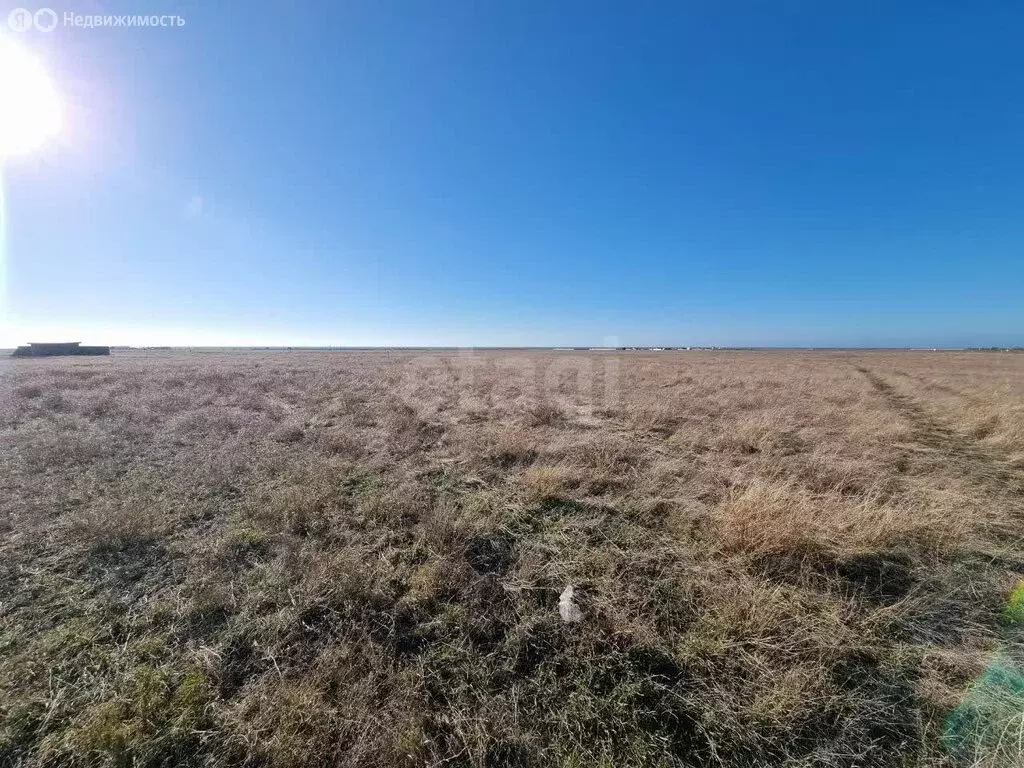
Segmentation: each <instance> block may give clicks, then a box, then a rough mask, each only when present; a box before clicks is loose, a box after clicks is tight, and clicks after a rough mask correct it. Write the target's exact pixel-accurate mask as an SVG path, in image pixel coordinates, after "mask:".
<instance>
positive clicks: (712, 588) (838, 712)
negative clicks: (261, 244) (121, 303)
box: [0, 351, 1024, 768]
mask: <svg viewBox="0 0 1024 768" xmlns="http://www.w3.org/2000/svg"><path fill="white" fill-rule="evenodd" d="M0 432H2V439H3V445H4V450H3V452H2V462H3V466H2V473H0V479H2V483H3V495H2V505H3V507H2V515H0V764H2V765H24V766H43V765H57V766H177V765H194V766H200V765H202V766H215V765H216V766H243V765H244V766H303V767H308V766H314V765H325V764H326V765H343V766H375V767H376V766H380V767H384V766H403V765H408V766H417V765H431V766H441V765H444V766H471V767H475V768H485V767H487V768H492V767H497V766H516V767H519V766H538V767H539V766H579V767H580V768H590V767H591V766H609V767H610V766H617V767H618V766H675V765H680V766H751V767H753V766H766V767H767V766H781V765H785V766H807V767H810V766H822V767H824V766H892V767H893V768H897V767H899V768H917V767H920V766H932V767H934V768H938V767H939V766H943V767H945V766H986V767H988V768H1009V767H1010V766H1022V765H1024V589H1020V590H1018V591H1017V592H1016V593H1015V592H1014V590H1015V588H1017V586H1018V583H1019V582H1020V581H1021V579H1022V577H1024V548H1022V531H1024V528H1022V523H1024V355H1021V354H1012V353H1011V354H999V353H895V352H864V353H839V352H807V353H797V352H662V353H640V352H633V353H572V352H565V353H554V352H551V353H549V352H499V351H494V352H478V353H475V354H473V355H472V356H470V355H467V354H464V353H456V352H440V351H439V352H434V353H429V354H421V353H414V352H404V353H403V352H392V353H386V352H297V351H296V352H266V353H257V352H237V353H232V354H226V353H225V354H214V353H196V354H184V353H174V352H168V353H159V354H155V353H154V354H143V353H126V354H122V355H117V354H115V355H114V356H112V357H110V358H102V359H101V358H93V359H90V358H82V359H60V360H56V359H53V360H45V359H39V360H3V361H0ZM569 585H572V586H573V589H574V599H575V604H576V605H577V606H578V608H579V611H580V612H581V614H582V617H581V620H580V621H577V622H565V621H563V619H562V617H561V616H560V613H559V597H560V595H561V594H562V592H563V590H565V588H566V587H567V586H569Z"/></svg>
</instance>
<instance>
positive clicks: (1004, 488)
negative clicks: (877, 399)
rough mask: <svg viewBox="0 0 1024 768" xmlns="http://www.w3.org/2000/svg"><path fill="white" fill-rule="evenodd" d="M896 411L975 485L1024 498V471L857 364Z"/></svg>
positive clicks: (917, 438) (928, 446) (924, 443)
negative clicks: (1017, 468)
mask: <svg viewBox="0 0 1024 768" xmlns="http://www.w3.org/2000/svg"><path fill="white" fill-rule="evenodd" d="M857 370H858V371H860V372H861V373H862V374H864V376H865V377H866V378H867V380H868V381H869V382H870V383H871V386H872V387H874V389H875V390H876V391H877V392H878V393H880V394H881V395H883V396H884V397H885V399H886V400H887V401H888V402H889V405H890V406H891V407H892V409H893V410H894V411H896V412H897V413H899V414H900V415H901V416H903V417H904V418H906V419H907V420H908V421H909V422H910V424H911V425H912V427H913V430H914V441H915V442H916V443H917V444H918V445H919V446H921V448H923V449H924V450H925V451H927V452H930V453H933V454H935V455H938V456H939V457H941V459H942V460H943V461H944V462H946V463H948V464H949V466H950V467H951V468H955V469H957V470H959V472H960V473H962V475H963V476H964V477H966V478H968V479H969V480H970V481H972V483H973V484H975V485H977V486H979V487H981V488H983V489H984V490H986V491H988V492H990V493H993V494H994V495H997V496H1010V497H1018V498H1019V497H1024V472H1021V471H1019V470H1016V469H1014V468H1013V467H1012V466H1010V464H1009V463H1008V462H1007V461H1006V460H1005V459H1004V458H1002V457H1000V456H997V455H995V454H993V453H990V452H989V451H987V450H986V449H985V447H984V446H983V445H982V444H981V443H980V441H979V440H978V439H976V438H974V437H971V436H970V435H965V434H963V433H961V432H957V431H956V430H955V429H952V428H951V427H949V426H947V425H945V424H943V423H942V422H941V421H940V420H939V419H937V418H936V417H934V416H932V415H931V414H930V413H928V411H926V410H925V408H924V407H923V406H922V405H921V404H920V403H919V402H917V400H915V399H914V398H913V397H911V396H910V395H907V394H905V393H903V392H900V391H899V390H897V389H896V387H894V386H893V385H892V384H890V383H889V382H888V381H886V380H885V379H884V378H883V377H882V376H880V375H879V374H877V373H875V372H874V371H872V370H870V369H868V368H864V367H861V366H857Z"/></svg>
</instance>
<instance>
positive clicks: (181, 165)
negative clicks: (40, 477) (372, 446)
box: [0, 0, 1024, 346]
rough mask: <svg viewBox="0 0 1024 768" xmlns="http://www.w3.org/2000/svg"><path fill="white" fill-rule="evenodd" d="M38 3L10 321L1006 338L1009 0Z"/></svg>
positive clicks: (233, 334) (825, 341) (373, 340)
mask: <svg viewBox="0 0 1024 768" xmlns="http://www.w3.org/2000/svg"><path fill="white" fill-rule="evenodd" d="M55 3H56V0H49V5H50V6H51V7H53V8H54V9H55V10H57V11H58V14H63V12H64V11H71V12H73V13H81V14H93V13H96V14H119V13H146V14H152V13H175V14H179V15H181V16H182V17H183V18H184V19H185V21H186V23H185V26H184V27H181V28H178V27H171V28H150V29H138V28H136V29H128V28H109V29H83V28H74V27H63V26H58V28H57V29H56V30H54V31H53V32H50V33H42V32H38V31H31V32H25V33H21V34H17V35H15V33H13V32H8V31H7V30H6V25H5V24H4V30H3V33H4V34H8V35H11V36H14V37H16V39H17V41H18V43H19V44H20V45H22V46H24V47H25V48H28V49H30V50H31V51H32V52H33V53H34V54H36V55H37V56H39V57H40V58H41V59H42V60H43V61H44V62H45V65H46V67H47V69H48V71H49V72H50V74H51V77H52V78H53V80H54V82H55V84H56V86H57V88H58V89H59V91H60V93H61V99H62V102H63V105H64V113H65V114H64V127H63V130H62V132H61V135H60V136H59V137H58V138H57V139H56V140H54V141H53V142H51V143H50V144H49V145H47V147H45V148H44V149H42V150H40V151H37V152H36V153H34V154H33V155H30V156H27V157H22V158H17V159H15V160H12V161H10V162H8V163H7V164H6V167H5V168H4V169H3V184H4V190H5V197H6V215H7V219H6V225H7V226H6V228H7V243H6V249H5V250H6V253H5V260H6V264H5V273H6V274H5V282H6V285H5V288H4V292H5V299H4V300H5V306H4V308H3V315H4V320H5V327H4V328H3V329H2V332H0V343H4V344H6V345H12V344H15V343H24V342H26V341H30V340H32V341H35V340H64V339H80V340H82V341H84V342H92V343H111V344H123V343H127V344H186V345H188V344H214V345H217V344H252V345H262V344H272V345H300V344H314V345H478V346H482V345H549V344H550V345H562V344H586V345H598V344H602V343H613V344H615V343H617V344H672V345H676V344H694V345H696V344H717V345H813V346H824V345H836V346H846V345H872V346H875V345H912V346H918V345H927V346H936V345H938V346H943V345H950V346H959V345H989V344H998V345H1009V344H1024V215H1022V212H1024V98H1022V95H1024V60H1022V50H1024V38H1022V31H1024V5H1021V4H1019V3H1011V2H1000V3H992V2H973V3H936V2H911V1H909V0H908V1H907V2H900V3H892V2H880V1H879V2H867V1H862V0H858V2H821V1H820V0H807V1H806V2H786V1H785V0H780V1H779V2H728V1H726V0H707V1H705V2H688V1H686V0H676V1H675V2H664V3H660V2H629V3H627V2H614V3H609V2H595V1H594V0H587V1H586V2H583V1H578V2H577V1H576V0H572V1H569V0H515V1H512V0H493V1H488V2H482V1H480V0H478V1H477V2H463V1H462V0H432V1H431V2H426V1H425V0H408V1H405V2H394V1H391V0H372V1H369V0H335V1H334V2H323V3H305V4H300V3H294V4H292V3H281V2H273V3H271V2H263V1H262V0H247V1H246V2H241V1H240V0H232V1H230V2H228V1H227V0H218V2H212V1H210V0H204V1H203V2H200V1H199V0H193V1H192V2H173V1H172V0H166V1H165V2H161V1H160V0H152V1H150V2H140V1H136V2H130V1H128V2H126V1H124V0H119V1H117V2H107V1H106V0H69V3H68V4H66V5H57V4H55ZM15 4H16V5H22V6H26V7H30V8H31V9H34V8H35V6H33V5H32V4H31V3H26V2H24V1H20V2H17V3H7V4H6V5H2V6H0V23H3V20H4V19H6V17H7V11H8V10H9V9H10V7H11V6H12V5H15ZM2 119H4V105H0V120H2Z"/></svg>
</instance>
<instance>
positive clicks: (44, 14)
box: [33, 8, 57, 32]
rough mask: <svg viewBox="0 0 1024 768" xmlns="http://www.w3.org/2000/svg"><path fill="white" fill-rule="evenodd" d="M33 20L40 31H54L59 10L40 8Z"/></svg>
mask: <svg viewBox="0 0 1024 768" xmlns="http://www.w3.org/2000/svg"><path fill="white" fill-rule="evenodd" d="M33 20H34V21H35V23H36V29H38V30H39V31H40V32H53V30H54V29H56V27H57V12H56V11H54V10H53V9H52V8H40V9H39V10H38V11H36V15H35V16H34V17H33Z"/></svg>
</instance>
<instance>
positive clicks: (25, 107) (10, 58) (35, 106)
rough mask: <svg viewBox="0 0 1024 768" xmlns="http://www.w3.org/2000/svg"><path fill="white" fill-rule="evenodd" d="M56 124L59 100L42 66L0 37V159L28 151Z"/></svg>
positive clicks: (16, 46)
mask: <svg viewBox="0 0 1024 768" xmlns="http://www.w3.org/2000/svg"><path fill="white" fill-rule="evenodd" d="M60 122H61V110H60V101H59V100H58V98H57V92H56V91H55V90H54V88H53V84H52V83H51V82H50V78H49V76H48V75H47V74H46V70H44V69H43V66H42V64H41V63H40V62H39V60H38V59H36V58H35V57H34V56H33V55H32V54H30V53H29V52H28V51H26V50H24V49H23V48H20V47H19V46H18V45H17V44H15V43H14V42H12V41H11V40H9V39H5V38H4V37H0V158H3V157H10V156H12V155H20V154H24V153H26V152H31V151H32V150H33V149H35V148H36V147H38V146H39V145H41V144H42V143H43V142H44V141H46V140H47V139H49V138H51V137H52V136H54V135H55V134H56V133H57V131H58V130H59V129H60Z"/></svg>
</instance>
